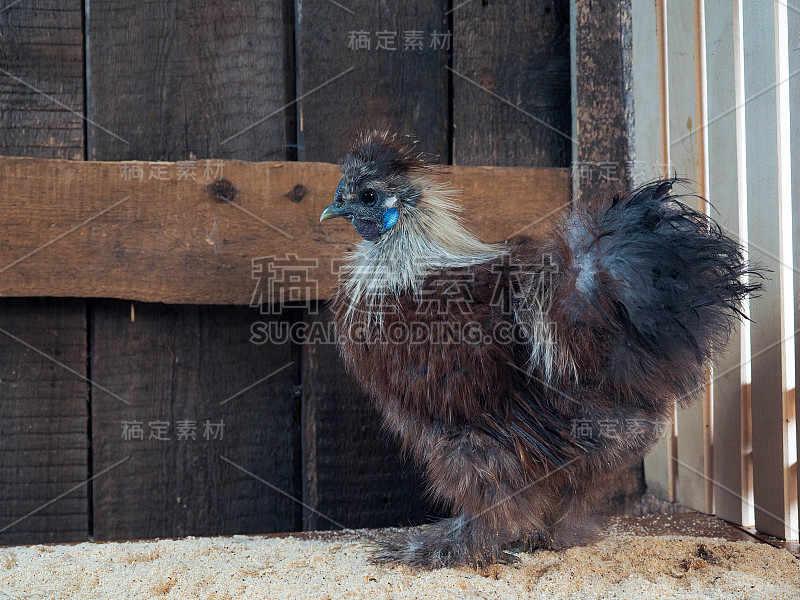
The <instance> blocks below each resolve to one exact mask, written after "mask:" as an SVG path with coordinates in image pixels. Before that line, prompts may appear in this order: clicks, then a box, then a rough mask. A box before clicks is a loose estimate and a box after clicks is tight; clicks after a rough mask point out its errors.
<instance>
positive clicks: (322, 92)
mask: <svg viewBox="0 0 800 600" xmlns="http://www.w3.org/2000/svg"><path fill="white" fill-rule="evenodd" d="M446 4H448V3H447V2H443V1H437V2H428V3H421V2H415V3H402V2H397V1H394V2H385V3H376V2H369V1H368V0H359V1H354V0H350V1H347V2H341V3H334V2H322V3H308V2H303V3H297V6H296V10H297V13H296V21H297V31H296V34H297V47H298V54H297V82H298V85H297V95H298V98H300V100H299V102H298V126H299V132H298V146H299V148H298V158H299V159H300V160H316V161H329V162H335V161H336V160H338V159H339V158H341V155H342V153H343V152H344V151H345V150H346V149H347V148H348V147H349V145H350V144H351V143H352V141H353V139H354V137H355V135H356V134H357V133H358V132H361V131H365V130H369V129H372V128H376V127H377V128H382V127H388V126H391V127H392V129H393V130H394V131H397V132H399V133H411V134H415V135H416V137H417V138H418V140H419V142H420V150H424V151H426V152H428V153H431V154H438V155H439V157H440V158H442V159H443V160H447V157H448V156H449V148H448V126H449V123H448V72H447V70H446V68H445V67H446V65H447V56H448V53H449V51H450V49H449V48H444V49H442V48H438V49H434V48H431V47H430V45H431V36H432V34H433V33H434V32H437V33H438V34H440V35H441V34H446V33H447V31H448V27H447V19H446V17H445V14H444V13H445V10H446V9H445V5H446ZM406 31H421V32H422V36H423V44H424V47H423V49H421V50H419V49H406V50H404V45H405V43H404V39H405V33H404V32H406ZM351 32H352V33H351ZM356 32H364V34H365V35H366V37H367V38H368V39H369V44H370V46H369V49H366V48H364V49H360V50H359V49H353V48H351V47H349V41H350V39H351V36H355V35H356ZM379 32H384V33H386V34H391V33H392V32H393V33H394V34H395V35H394V37H392V36H391V35H388V39H393V41H394V47H396V48H397V49H396V50H389V49H378V48H377V47H376V46H377V44H378V43H379V42H380V43H382V45H383V46H384V47H387V48H388V47H391V43H390V42H389V41H388V40H387V38H386V37H384V38H383V41H382V40H381V39H380V38H379V37H378V33H379ZM333 191H334V190H333V189H332V190H331V197H332V195H333ZM358 240H359V238H358V236H357V234H356V233H355V232H353V243H354V244H355V243H356V242H357V241H358ZM317 319H322V320H323V322H324V323H325V324H326V326H327V324H328V323H329V319H328V315H327V313H326V312H324V311H323V312H322V313H320V314H319V315H313V314H310V315H308V321H309V323H313V322H315V321H316V320H317ZM303 352H304V353H303V374H302V376H303V390H304V394H303V415H304V421H303V446H304V450H303V455H304V461H305V463H304V468H303V473H304V480H303V499H304V502H305V503H306V504H307V506H308V508H306V509H305V510H304V519H303V523H304V527H305V528H307V529H314V528H321V529H329V528H331V527H334V525H333V524H331V522H330V521H328V520H326V519H324V518H322V517H320V516H319V515H318V514H317V513H315V512H314V510H317V511H320V512H322V513H324V514H326V515H328V516H330V517H333V518H335V520H337V521H339V522H341V523H342V524H343V525H346V526H348V527H367V526H372V527H377V526H382V525H397V524H410V523H421V522H423V521H424V520H425V514H426V507H425V505H424V503H423V501H422V492H423V483H422V481H421V479H420V477H419V475H418V474H417V472H416V471H409V470H408V469H409V467H408V466H404V464H403V462H402V461H401V458H400V456H399V450H398V448H397V444H396V443H395V442H394V440H391V439H388V436H387V435H386V434H384V433H382V431H381V423H380V418H379V417H378V415H377V412H376V411H375V409H374V408H373V405H372V401H371V400H370V399H369V398H368V397H366V396H365V395H364V393H363V392H362V391H361V390H360V388H359V386H358V385H357V384H356V383H355V382H354V381H353V379H352V378H351V377H350V376H349V375H348V374H347V373H346V371H345V368H344V365H343V364H342V363H341V360H340V358H339V355H338V352H337V349H336V347H335V346H333V345H330V344H328V345H316V346H314V347H313V348H312V347H310V346H306V347H305V348H304V351H303ZM356 463H358V468H355V466H354V465H355V464H356ZM311 509H314V510H311Z"/></svg>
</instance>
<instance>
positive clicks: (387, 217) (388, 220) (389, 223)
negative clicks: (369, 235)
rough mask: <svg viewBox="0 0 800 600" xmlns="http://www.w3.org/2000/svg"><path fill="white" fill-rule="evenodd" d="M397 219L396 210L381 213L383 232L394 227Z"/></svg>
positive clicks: (398, 215) (397, 213)
mask: <svg viewBox="0 0 800 600" xmlns="http://www.w3.org/2000/svg"><path fill="white" fill-rule="evenodd" d="M399 217H400V213H399V212H397V209H396V208H390V209H389V210H387V211H386V212H385V213H383V230H384V231H386V230H387V229H391V228H392V227H394V226H395V224H396V223H397V219H398V218H399Z"/></svg>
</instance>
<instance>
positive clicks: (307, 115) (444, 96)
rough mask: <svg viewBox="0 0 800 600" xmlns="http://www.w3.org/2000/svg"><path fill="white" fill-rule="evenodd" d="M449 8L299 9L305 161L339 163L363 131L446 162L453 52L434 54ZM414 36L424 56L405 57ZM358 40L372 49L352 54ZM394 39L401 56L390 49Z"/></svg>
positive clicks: (362, 0)
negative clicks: (376, 131)
mask: <svg viewBox="0 0 800 600" xmlns="http://www.w3.org/2000/svg"><path fill="white" fill-rule="evenodd" d="M448 4H449V2H445V1H444V0H436V1H434V2H423V1H421V0H416V1H414V2H401V1H399V0H390V1H388V2H372V1H371V0H344V1H343V2H302V3H301V2H298V3H297V15H296V19H297V47H298V60H297V69H298V76H297V83H298V85H297V89H298V96H299V97H301V100H300V101H299V102H298V121H299V132H298V143H299V145H300V148H299V157H300V160H319V161H335V160H337V159H339V158H340V156H341V154H342V153H343V152H344V151H345V150H346V149H347V147H348V146H349V145H350V144H351V143H352V140H353V138H354V136H355V134H356V133H358V132H359V131H364V130H369V129H373V128H387V127H391V128H392V129H393V130H395V131H397V132H399V133H404V134H414V135H415V136H416V137H417V138H418V139H419V140H420V146H421V149H422V150H425V151H426V152H428V153H430V154H434V155H438V156H440V157H442V160H443V162H448V160H449V148H448V136H447V128H448V91H447V89H448V88H447V72H446V70H445V67H446V65H447V55H448V52H447V50H446V49H442V48H431V40H432V37H431V36H432V35H433V34H434V32H437V33H439V34H441V33H443V32H445V31H446V30H447V19H446V17H445V14H444V13H445V10H446V8H445V6H447V5H448ZM415 31H416V32H421V34H422V48H421V49H419V48H417V47H415V46H413V45H412V46H411V47H409V48H408V49H406V41H407V39H408V40H412V41H413V36H412V35H411V34H407V32H415ZM357 32H364V33H366V36H367V39H368V40H369V44H370V46H369V49H367V48H364V49H351V47H353V48H354V46H353V45H352V44H351V39H353V38H355V39H358V38H359V37H360V36H359V35H357ZM380 32H387V33H395V34H396V35H395V36H391V35H388V36H386V37H385V38H382V37H380V36H378V34H379V33H380ZM392 39H393V40H394V45H393V46H394V47H396V48H397V49H396V50H389V49H384V48H389V47H392V44H391V41H390V40H392ZM379 46H382V47H379ZM334 78H337V79H335V80H334V81H331V80H332V79H334ZM306 94H307V95H306ZM304 95H306V96H305V97H303V96H304Z"/></svg>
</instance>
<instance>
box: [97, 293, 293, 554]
mask: <svg viewBox="0 0 800 600" xmlns="http://www.w3.org/2000/svg"><path fill="white" fill-rule="evenodd" d="M93 312H94V315H93V319H92V323H93V328H92V340H91V343H92V373H93V376H94V377H95V379H96V380H98V381H102V382H103V384H104V385H105V387H107V388H108V389H109V390H111V391H113V392H114V393H115V394H116V395H117V396H119V397H114V396H111V395H109V394H107V393H103V392H97V391H96V392H95V394H94V396H93V401H92V403H93V406H92V409H93V423H92V424H93V428H94V436H93V437H94V445H95V451H94V458H95V470H96V471H97V470H100V469H102V468H105V467H107V466H109V465H112V464H115V463H117V462H118V461H120V460H123V459H125V458H126V457H130V458H129V459H128V460H127V461H126V462H125V463H123V464H122V465H120V466H119V467H117V468H116V469H115V470H114V471H113V472H110V473H109V474H108V475H106V476H104V477H102V478H98V479H97V480H96V483H95V488H94V490H95V495H94V501H95V508H94V515H95V537H96V539H124V538H148V537H157V536H158V537H161V536H183V535H216V534H226V533H227V534H232V533H256V532H267V531H285V530H287V529H292V528H293V526H294V525H295V524H296V523H298V522H299V514H300V513H299V510H300V509H299V505H298V504H297V503H295V502H293V501H292V500H291V499H289V498H288V497H286V496H285V495H283V494H281V493H280V492H279V491H277V490H275V489H273V488H271V487H270V486H269V485H267V483H263V482H261V481H258V479H257V478H255V477H253V476H252V475H250V474H248V473H247V471H249V472H251V473H253V474H254V475H256V476H258V477H259V478H261V479H263V480H264V481H266V482H268V483H269V484H271V485H273V486H275V487H276V488H278V489H279V490H281V491H283V492H285V493H287V494H290V495H294V494H295V491H294V484H295V482H294V478H295V472H296V471H298V470H299V465H298V464H295V463H296V457H295V454H294V447H295V446H296V445H297V444H299V443H300V441H299V439H297V438H296V432H297V431H298V428H297V424H296V423H295V422H294V419H295V416H294V404H295V403H296V402H297V400H296V396H295V389H296V384H295V380H296V377H297V371H298V367H297V361H296V360H294V361H293V358H292V352H293V350H292V347H291V345H290V344H288V343H287V344H282V345H273V344H265V345H256V344H252V343H250V340H249V338H250V328H249V323H250V322H251V321H252V320H254V319H255V318H257V317H258V312H257V311H253V310H252V309H248V308H232V307H216V306H203V307H186V306H164V305H156V304H138V303H137V304H136V305H135V321H131V318H130V317H131V305H130V303H128V302H120V301H97V302H96V303H95V304H94V307H93ZM261 318H264V317H261ZM290 363H292V364H290ZM287 365H289V366H287ZM280 367H286V368H284V369H283V370H281V371H279V372H278V373H275V374H274V375H273V376H272V377H269V378H268V379H266V380H264V381H262V380H263V379H264V378H265V377H267V376H268V375H270V374H271V373H272V372H274V371H275V370H276V369H278V368H280ZM259 382H260V383H259ZM254 384H255V385H254ZM249 386H252V387H250V388H249V389H247V388H248V387H249ZM237 394H238V395H237ZM123 399H124V400H125V401H127V402H129V404H126V403H125V402H124V401H123ZM226 400H228V402H225V401H226ZM223 402H224V404H222V403H223ZM207 420H208V421H209V422H211V423H212V424H214V423H224V426H223V433H222V439H213V437H212V435H211V432H209V435H208V436H206V435H205V432H204V423H205V422H206V421H207ZM136 421H138V422H141V423H142V425H141V426H142V430H143V438H144V439H135V438H134V439H125V437H128V438H130V436H129V435H128V436H126V435H125V431H126V428H127V431H128V432H130V431H131V429H130V428H131V427H132V426H133V425H132V422H136ZM158 421H161V422H166V423H169V428H168V431H167V434H166V436H163V437H169V438H170V439H169V440H166V441H162V440H160V439H158V437H159V436H158V435H157V433H158V432H157V427H158V426H157V425H152V424H153V423H155V422H158ZM181 421H193V422H195V425H196V429H195V437H196V439H191V438H190V436H189V437H186V436H182V435H181V433H180V431H179V425H180V422H181ZM126 422H127V423H128V425H126ZM191 429H192V427H191V424H187V431H190V430H191ZM151 436H155V437H152V438H151ZM182 438H183V439H182ZM226 459H227V460H226ZM228 461H230V462H228Z"/></svg>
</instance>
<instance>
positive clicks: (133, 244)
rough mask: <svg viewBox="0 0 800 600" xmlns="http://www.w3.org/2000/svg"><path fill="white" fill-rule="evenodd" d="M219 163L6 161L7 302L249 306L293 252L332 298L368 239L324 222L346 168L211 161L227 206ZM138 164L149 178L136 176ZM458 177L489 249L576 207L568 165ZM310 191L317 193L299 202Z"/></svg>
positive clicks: (1, 251)
mask: <svg viewBox="0 0 800 600" xmlns="http://www.w3.org/2000/svg"><path fill="white" fill-rule="evenodd" d="M206 164H207V163H206V162H205V161H198V162H197V164H196V174H195V180H192V179H191V177H189V176H183V175H182V172H183V171H182V169H186V168H188V167H186V166H185V165H182V164H181V163H170V164H167V163H142V162H130V163H101V162H88V163H76V162H70V161H40V160H32V159H24V158H0V180H2V181H3V182H4V186H5V189H6V190H7V193H4V194H3V196H2V197H0V215H2V216H0V223H2V227H1V228H0V265H2V266H0V295H3V296H26V295H47V296H75V297H112V298H125V299H132V300H144V301H149V302H167V303H181V302H184V303H198V304H249V303H250V301H251V299H252V297H253V293H254V290H255V286H256V283H257V281H256V280H255V279H253V259H256V258H259V257H265V256H270V255H275V256H285V255H286V254H287V253H291V254H296V255H297V256H298V257H300V258H309V259H313V260H316V261H318V262H317V264H318V268H317V269H316V275H318V277H317V280H318V285H317V287H316V291H315V292H313V293H314V294H316V296H317V297H319V298H325V297H328V295H329V294H330V293H331V290H333V289H334V286H335V283H336V276H335V274H334V272H333V270H332V268H331V264H332V262H331V261H333V260H339V259H341V258H342V257H343V255H344V254H345V252H346V251H347V250H348V249H351V248H352V247H353V244H354V243H355V242H356V241H357V240H358V239H359V238H358V237H357V234H356V233H355V232H354V231H353V229H352V227H351V226H350V225H349V224H348V223H347V222H345V221H343V220H340V221H328V222H325V223H319V215H320V213H321V212H322V210H323V208H324V207H325V206H326V205H327V204H328V203H329V202H330V201H331V198H332V197H333V191H334V189H335V188H336V183H337V181H338V178H339V170H338V168H337V167H336V166H335V165H331V164H318V163H257V164H253V163H243V162H238V161H224V162H223V163H218V162H217V161H212V162H211V163H208V164H210V165H211V167H210V169H212V171H213V170H216V169H219V170H218V171H214V172H212V173H210V174H209V175H210V177H214V176H215V175H214V173H216V172H218V173H220V174H222V176H223V177H224V178H225V179H227V180H228V181H230V182H231V183H232V184H233V186H235V188H236V190H238V194H237V195H236V198H235V200H234V201H233V202H227V201H225V200H224V199H219V198H218V199H215V198H213V197H212V195H209V193H208V192H207V190H206V188H207V186H208V184H209V182H210V180H211V179H210V177H205V176H204V172H205V168H206ZM154 165H155V166H154ZM161 167H163V172H162V171H161V170H160V169H161ZM136 168H141V170H142V173H143V176H142V180H139V179H133V178H131V177H130V173H132V172H134V173H135V172H136V171H135V169H136ZM150 173H158V174H159V175H158V176H159V177H163V179H164V180H159V179H157V178H155V175H154V178H152V179H151V178H149V174H150ZM162 173H163V174H162ZM448 179H450V181H451V182H452V184H453V186H454V187H457V188H461V189H463V190H464V195H463V201H464V206H465V213H464V214H465V217H466V218H467V219H468V220H469V221H470V222H471V223H472V224H473V229H474V230H475V231H476V233H478V234H479V235H480V236H481V237H483V238H484V239H487V240H502V239H505V238H507V237H509V236H511V235H512V234H515V233H517V232H518V231H520V230H521V229H523V228H525V227H526V226H527V225H529V224H530V223H532V222H534V221H536V220H537V219H540V218H541V217H543V216H545V215H547V214H548V213H550V212H552V211H553V210H554V209H557V208H558V207H559V206H561V205H563V204H565V203H566V202H567V201H568V199H569V189H568V180H567V173H566V171H565V170H559V169H503V168H488V167H475V168H466V167H454V168H453V169H452V174H451V175H450V176H448ZM297 186H302V189H303V190H304V194H303V196H302V200H301V201H299V202H293V201H292V200H291V199H290V196H291V192H292V190H293V189H299V188H297ZM78 199H80V202H78V201H77V200H78ZM498 205H502V206H503V207H504V209H503V210H502V211H498V210H497V206H498ZM526 231H530V230H529V229H526ZM266 291H267V293H269V289H267V290H266ZM264 300H265V301H269V297H268V296H264Z"/></svg>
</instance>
